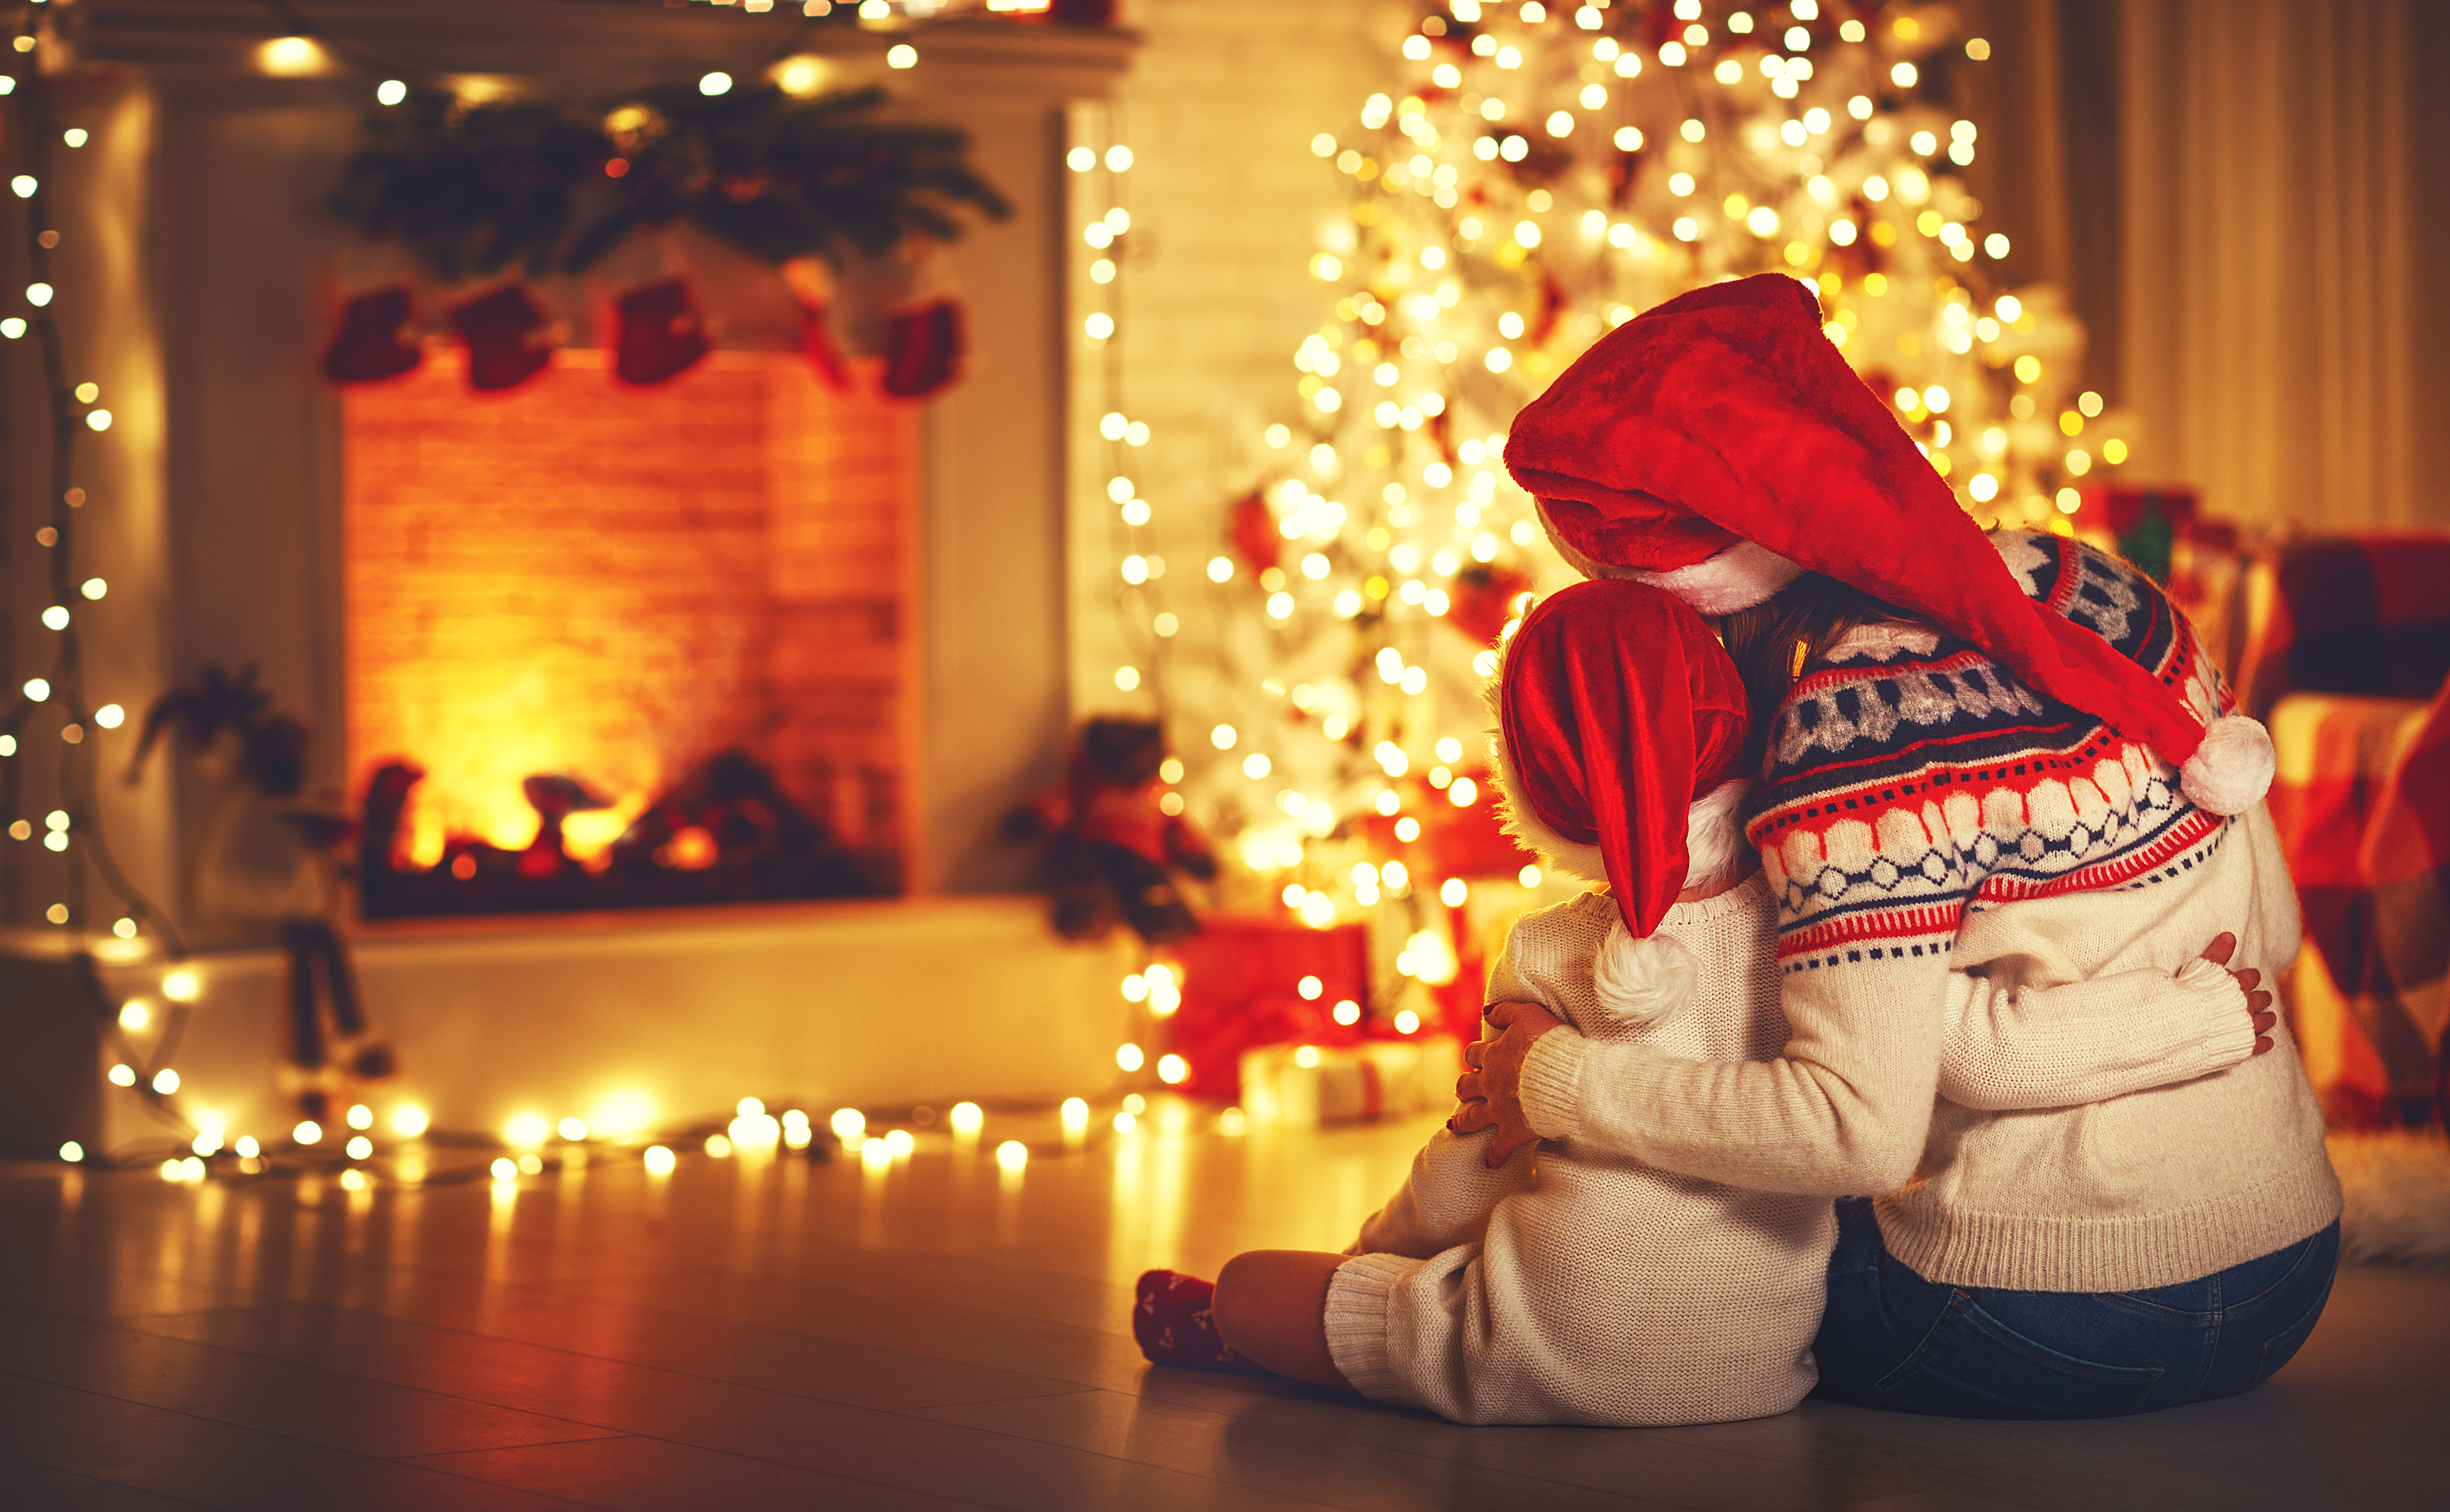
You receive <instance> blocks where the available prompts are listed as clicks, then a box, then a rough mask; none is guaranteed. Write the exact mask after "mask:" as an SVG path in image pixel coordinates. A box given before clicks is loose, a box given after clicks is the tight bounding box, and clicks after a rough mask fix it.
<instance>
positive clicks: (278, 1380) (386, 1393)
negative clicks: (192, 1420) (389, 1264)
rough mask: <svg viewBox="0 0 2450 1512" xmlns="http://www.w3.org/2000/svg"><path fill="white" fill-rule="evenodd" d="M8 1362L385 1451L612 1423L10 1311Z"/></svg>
mask: <svg viewBox="0 0 2450 1512" xmlns="http://www.w3.org/2000/svg"><path fill="white" fill-rule="evenodd" d="M0 1370H7V1371H10V1372H12V1373H15V1374H18V1375H22V1376H26V1377H29V1378H30V1379H33V1380H39V1381H48V1382H49V1383H50V1384H51V1385H53V1386H70V1387H73V1388H75V1389H77V1390H81V1391H91V1392H95V1393H97V1394H99V1395H103V1396H109V1397H116V1398H118V1399H120V1400H121V1401H123V1402H134V1403H141V1404H143V1405H147V1406H155V1407H165V1408H167V1409H169V1410H171V1411H174V1412H183V1413H185V1414H187V1415H188V1416H190V1417H197V1418H203V1419H206V1420H208V1421H211V1422H215V1423H226V1424H229V1425H234V1426H238V1427H247V1428H259V1429H262V1430H263V1431H264V1432H267V1433H277V1434H280V1435H282V1436H283V1437H285V1438H292V1439H299V1440H302V1441H304V1442H305V1443H308V1444H323V1445H325V1446H326V1447H329V1448H335V1449H346V1450H349V1451H350V1452H352V1453H356V1454H371V1455H378V1456H381V1457H384V1458H397V1457H400V1456H405V1455H418V1454H441V1453H447V1452H450V1451H453V1450H461V1449H497V1448H506V1447H510V1446H512V1445H516V1444H557V1443H560V1442H562V1441H564V1440H569V1439H590V1438H597V1437H601V1436H603V1435H605V1434H606V1433H608V1432H609V1431H610V1430H609V1429H604V1428H594V1427H590V1426H588V1425H585V1424H581V1423H572V1422H569V1421H567V1420H564V1419H558V1418H549V1417H541V1416H538V1415H536V1414H535V1413H531V1412H521V1411H518V1410H515V1409H514V1408H511V1407H507V1406H499V1405H489V1404H486V1403H480V1402H470V1401H467V1400H464V1399H462V1398H460V1397H458V1396H454V1395H449V1394H445V1393H441V1392H436V1391H424V1390H417V1389H412V1388H406V1387H402V1386H393V1385H387V1384H385V1383H382V1382H379V1381H371V1380H368V1379H367V1378H366V1377H364V1376H363V1375H361V1374H359V1373H356V1372H354V1371H349V1370H346V1369H340V1370H335V1369H329V1368H307V1367H299V1366H296V1365H291V1364H288V1363H285V1362H282V1361H278V1360H271V1359H266V1358H264V1357H263V1356H262V1355H259V1354H249V1353H239V1352H236V1351H232V1350H228V1349H219V1348H212V1347H206V1346H203V1345H199V1344H192V1343H187V1342H184V1341H182V1340H179V1339H175V1338H168V1337H164V1336H162V1335H160V1334H156V1333H147V1332H139V1331H135V1330H133V1329H129V1328H111V1327H107V1326H104V1325H100V1324H93V1323H86V1322H82V1321H79V1320H75V1319H69V1318H58V1317H49V1316H45V1315H43V1314H39V1313H29V1312H23V1311H19V1310H16V1309H14V1308H0Z"/></svg>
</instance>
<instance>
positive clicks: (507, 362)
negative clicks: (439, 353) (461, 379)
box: [451, 283, 553, 392]
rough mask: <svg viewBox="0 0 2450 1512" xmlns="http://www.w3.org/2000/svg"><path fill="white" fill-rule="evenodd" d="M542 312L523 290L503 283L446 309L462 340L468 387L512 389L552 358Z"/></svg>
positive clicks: (453, 326) (550, 345) (551, 348)
mask: <svg viewBox="0 0 2450 1512" xmlns="http://www.w3.org/2000/svg"><path fill="white" fill-rule="evenodd" d="M545 324H546V321H545V317H544V312H543V311H542V310H539V309H537V308H536V303H535V300H533V299H531V298H529V297H528V291H527V290H526V289H524V288H522V287H520V286H519V285H518V284H515V283H505V284H503V285H502V286H501V287H500V288H498V289H496V290H495V291H494V292H493V293H491V294H485V295H479V296H478V297H477V298H476V299H473V300H469V301H468V302H467V303H465V304H461V305H457V306H454V307H453V309H452V311H451V326H452V329H454V330H456V331H457V332H458V333H459V339H461V340H463V341H465V342H467V343H468V386H469V387H470V388H473V389H483V390H486V391H489V392H490V391H492V390H496V389H508V388H516V387H517V386H518V385H520V384H522V383H524V382H526V381H527V380H528V379H529V378H534V377H535V375H536V372H537V370H538V369H540V368H542V367H543V366H544V365H545V364H546V363H547V362H550V361H552V360H553V346H552V342H551V339H550V338H548V337H547V336H545V335H544V334H543V333H544V329H545Z"/></svg>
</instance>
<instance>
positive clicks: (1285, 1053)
mask: <svg viewBox="0 0 2450 1512" xmlns="http://www.w3.org/2000/svg"><path fill="white" fill-rule="evenodd" d="M1462 1073H1463V1045H1462V1042H1461V1041H1459V1040H1456V1039H1454V1038H1452V1037H1449V1036H1446V1035H1426V1036H1423V1037H1418V1038H1411V1039H1372V1040H1368V1041H1365V1042H1363V1043H1361V1044H1357V1045H1263V1046H1260V1047H1258V1048H1256V1049H1253V1050H1246V1051H1244V1052H1243V1053H1242V1111H1243V1112H1244V1113H1245V1114H1247V1115H1249V1116H1250V1117H1252V1118H1253V1119H1254V1120H1256V1121H1258V1122H1261V1123H1272V1124H1279V1125H1283V1126H1286V1127H1290V1128H1296V1129H1313V1128H1316V1127H1317V1126H1319V1125H1320V1124H1326V1123H1346V1122H1351V1120H1354V1119H1357V1118H1376V1117H1379V1116H1382V1115H1390V1114H1413V1113H1429V1112H1433V1111H1435V1110H1437V1109H1440V1108H1444V1107H1447V1106H1449V1105H1451V1104H1452V1103H1453V1101H1454V1084H1455V1077H1457V1076H1460V1075H1462Z"/></svg>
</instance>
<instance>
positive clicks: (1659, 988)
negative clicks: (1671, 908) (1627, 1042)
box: [1591, 918, 1701, 1029]
mask: <svg viewBox="0 0 2450 1512" xmlns="http://www.w3.org/2000/svg"><path fill="white" fill-rule="evenodd" d="M1591 974H1592V976H1593V978H1594V979H1596V980H1595V985H1596V986H1597V987H1598V989H1599V999H1600V1011H1601V1012H1602V1013H1604V1014H1605V1015H1606V1016H1607V1017H1608V1018H1611V1019H1613V1020H1614V1021H1615V1022H1617V1023H1618V1024H1621V1025H1623V1026H1624V1027H1626V1028H1629V1029H1630V1028H1640V1027H1642V1026H1643V1025H1645V1024H1655V1023H1657V1022H1659V1021H1660V1020H1661V1019H1663V1018H1666V1017H1667V1016H1668V1015H1669V1014H1672V1013H1674V1012H1675V1011H1676V1010H1677V1009H1679V1008H1682V1006H1684V1004H1685V1003H1687V1002H1689V1001H1691V1000H1692V998H1693V987H1694V983H1695V982H1696V981H1697V980H1698V979H1699V978H1700V975H1701V968H1700V967H1699V966H1697V965H1696V964H1695V963H1694V960H1693V955H1692V952H1690V951H1688V950H1686V949H1685V948H1684V947H1683V945H1682V943H1680V942H1679V941H1678V940H1676V938H1675V937H1674V936H1672V935H1652V936H1651V937H1649V938H1648V939H1646V940H1637V939H1635V938H1634V935H1633V932H1632V931H1631V930H1629V929H1627V928H1625V927H1624V919H1623V918H1619V919H1618V920H1617V921H1616V922H1615V923H1613V924H1610V925H1609V926H1608V932H1607V939H1605V940H1603V941H1601V943H1600V952H1599V959H1598V960H1595V961H1593V962H1592V973H1591Z"/></svg>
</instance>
